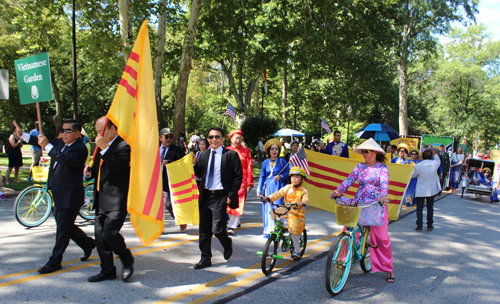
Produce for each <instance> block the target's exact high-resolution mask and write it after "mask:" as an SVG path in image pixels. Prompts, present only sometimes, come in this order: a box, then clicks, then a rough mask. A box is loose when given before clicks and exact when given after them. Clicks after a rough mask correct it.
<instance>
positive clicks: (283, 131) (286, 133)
mask: <svg viewBox="0 0 500 304" xmlns="http://www.w3.org/2000/svg"><path fill="white" fill-rule="evenodd" d="M272 136H305V134H304V133H302V132H299V131H296V130H292V129H281V130H279V131H276V133H274V134H272Z"/></svg>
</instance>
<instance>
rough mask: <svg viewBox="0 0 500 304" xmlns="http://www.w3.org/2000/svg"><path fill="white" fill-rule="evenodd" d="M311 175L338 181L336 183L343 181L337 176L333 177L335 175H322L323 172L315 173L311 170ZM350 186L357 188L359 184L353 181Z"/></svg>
mask: <svg viewBox="0 0 500 304" xmlns="http://www.w3.org/2000/svg"><path fill="white" fill-rule="evenodd" d="M311 177H317V178H320V179H323V180H327V181H331V182H334V183H338V184H341V183H342V182H343V180H342V179H338V178H335V177H332V176H328V175H323V174H320V173H316V172H311ZM351 187H354V188H356V189H358V188H359V184H358V183H355V184H353V185H352V186H351Z"/></svg>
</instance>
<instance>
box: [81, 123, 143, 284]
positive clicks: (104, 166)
mask: <svg viewBox="0 0 500 304" xmlns="http://www.w3.org/2000/svg"><path fill="white" fill-rule="evenodd" d="M106 121H107V124H106ZM105 124H106V125H105ZM104 127H105V128H106V129H105V132H104V136H101V135H100V134H101V132H102V129H103V128H104ZM95 130H96V132H97V134H98V135H97V137H96V139H95V143H96V145H97V146H98V147H99V149H100V153H98V154H97V157H96V161H95V165H94V166H93V168H92V172H90V168H89V167H87V168H85V174H86V175H87V177H90V175H91V173H92V176H93V177H94V178H95V180H96V183H95V185H96V186H95V187H94V208H95V210H96V217H95V241H96V245H97V252H98V253H99V258H100V259H101V272H100V273H98V274H97V275H94V276H91V277H89V278H88V281H89V282H101V281H104V280H112V279H116V267H115V266H114V263H113V252H114V253H116V254H117V255H118V256H119V257H120V260H121V261H122V263H123V269H122V279H123V281H125V282H127V281H129V280H130V277H131V276H132V273H133V272H134V266H133V265H134V258H133V257H132V253H131V252H130V250H128V249H127V246H126V245H125V240H124V239H123V236H122V235H121V234H120V229H121V228H122V226H123V222H124V221H125V218H126V216H127V196H128V189H129V183H130V146H129V145H128V144H127V142H125V141H124V140H123V139H122V138H121V137H120V136H119V135H118V132H117V130H116V126H115V125H114V124H113V123H112V122H111V120H107V118H106V116H104V117H101V118H99V119H98V120H97V121H96V123H95Z"/></svg>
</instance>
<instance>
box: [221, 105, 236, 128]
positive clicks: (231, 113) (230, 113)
mask: <svg viewBox="0 0 500 304" xmlns="http://www.w3.org/2000/svg"><path fill="white" fill-rule="evenodd" d="M224 115H228V116H231V118H232V119H233V124H234V119H235V118H236V110H235V108H234V107H233V105H232V104H231V103H230V102H228V103H227V109H226V114H224Z"/></svg>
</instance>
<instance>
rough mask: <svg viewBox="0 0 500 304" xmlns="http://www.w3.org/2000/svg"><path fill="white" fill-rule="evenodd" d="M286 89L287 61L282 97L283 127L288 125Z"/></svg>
mask: <svg viewBox="0 0 500 304" xmlns="http://www.w3.org/2000/svg"><path fill="white" fill-rule="evenodd" d="M286 90H287V82H286V63H285V66H284V67H283V94H282V99H281V105H282V106H283V113H282V114H281V127H282V128H285V127H286V106H287V101H286Z"/></svg>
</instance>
